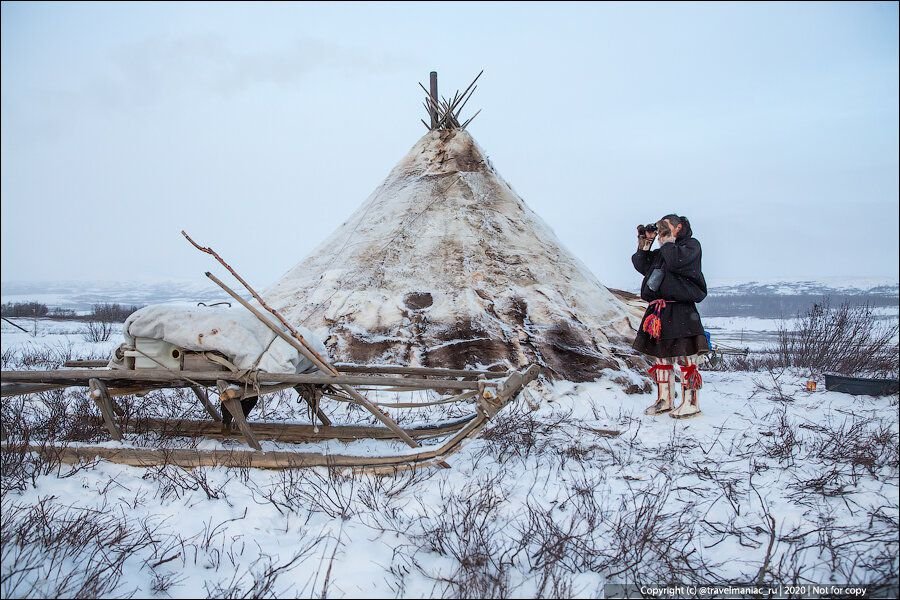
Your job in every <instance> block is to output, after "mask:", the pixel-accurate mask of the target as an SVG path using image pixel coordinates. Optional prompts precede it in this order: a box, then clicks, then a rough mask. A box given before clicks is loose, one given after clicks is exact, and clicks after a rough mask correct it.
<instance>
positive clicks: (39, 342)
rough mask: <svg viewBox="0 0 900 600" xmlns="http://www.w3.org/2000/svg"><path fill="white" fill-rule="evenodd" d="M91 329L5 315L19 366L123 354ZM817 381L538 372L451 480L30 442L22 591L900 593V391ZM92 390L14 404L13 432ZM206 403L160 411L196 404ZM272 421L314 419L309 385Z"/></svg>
mask: <svg viewBox="0 0 900 600" xmlns="http://www.w3.org/2000/svg"><path fill="white" fill-rule="evenodd" d="M757 321H760V322H757ZM762 321H765V320H750V319H741V320H738V321H729V320H728V319H725V318H722V319H719V320H710V322H708V323H707V327H708V328H710V329H712V330H713V331H717V330H718V332H719V333H718V334H717V333H713V335H714V336H717V335H718V336H720V337H721V338H722V339H725V338H734V337H735V336H739V335H740V332H741V331H742V330H743V331H748V332H750V331H752V332H754V333H755V334H758V333H759V332H761V331H774V330H775V327H774V324H773V323H772V322H762ZM17 322H19V323H20V324H22V322H21V321H18V320H17ZM23 326H26V329H28V326H27V325H25V324H23ZM83 327H84V325H83V324H80V323H65V322H53V321H43V320H39V321H38V322H37V333H36V335H32V333H23V332H20V331H18V330H15V329H14V328H12V327H11V326H9V325H8V324H7V323H5V322H4V323H3V329H2V351H3V369H4V370H6V369H12V368H50V367H51V366H52V365H53V364H58V363H59V362H61V361H62V360H65V359H67V358H100V357H103V356H106V355H108V352H109V351H110V350H111V349H112V348H113V347H114V346H115V345H116V341H115V337H116V336H114V338H113V339H112V340H110V341H109V342H105V343H101V344H93V343H90V342H87V341H85V339H84V336H83V332H82V331H81V329H82V328H83ZM770 327H771V329H770ZM28 357H32V358H31V359H29V358H28ZM34 357H36V358H34ZM26 360H31V361H32V362H30V363H23V361H26ZM802 375H803V374H800V373H791V372H775V373H737V372H713V371H705V372H704V373H703V376H704V381H705V385H704V388H703V390H702V393H701V407H702V409H703V414H702V416H700V417H697V418H694V419H689V420H686V421H677V420H674V419H671V418H669V417H668V416H663V417H656V418H653V417H647V416H644V415H643V409H644V407H645V406H646V405H648V404H650V401H651V398H650V396H649V395H627V394H625V393H624V392H623V391H622V390H621V389H620V388H618V387H617V386H614V385H612V384H609V383H606V382H604V381H599V382H594V383H585V384H572V383H567V382H558V383H555V384H549V383H546V382H536V383H534V384H532V385H531V386H529V388H528V391H527V392H526V393H525V394H522V395H521V396H520V398H519V399H518V401H517V402H516V403H515V404H514V405H513V406H511V407H508V408H507V409H505V411H504V412H502V413H501V414H499V415H498V416H497V417H496V419H495V421H494V422H493V424H492V425H491V426H490V428H489V429H487V430H486V431H485V432H484V434H483V435H482V436H481V438H479V439H477V440H474V441H472V442H470V443H469V444H468V445H466V446H465V447H464V448H463V450H462V451H461V452H460V453H458V454H456V455H454V456H453V457H452V458H451V459H450V462H451V463H452V468H451V469H432V470H427V471H421V472H417V473H404V474H400V475H395V476H387V475H385V476H376V475H355V476H353V475H348V474H341V473H336V472H329V471H328V470H326V469H313V470H289V471H264V470H251V469H236V468H224V467H218V468H212V467H210V468H198V469H193V470H189V471H188V470H183V469H179V468H175V467H158V468H147V469H144V468H136V467H128V466H122V465H115V464H110V463H105V462H97V463H96V464H90V465H86V466H83V467H82V468H80V469H72V468H71V467H68V466H62V467H58V468H56V469H52V470H51V472H49V473H46V472H43V471H41V468H40V465H39V464H37V463H35V462H34V461H33V459H32V460H30V459H29V458H28V457H29V456H33V455H24V457H23V455H20V454H16V453H6V454H4V461H3V470H2V475H3V490H2V498H3V499H2V578H0V594H2V596H3V597H4V598H12V597H42V598H44V597H73V596H99V597H159V598H164V597H182V598H204V597H247V596H253V597H286V596H287V597H294V596H297V597H300V596H303V597H310V596H317V597H345V598H363V597H366V598H376V597H398V596H399V597H436V596H445V597H474V596H478V597H500V596H502V597H535V596H540V597H557V598H559V597H602V596H603V586H604V584H605V583H607V582H613V583H622V582H624V583H638V584H640V583H645V584H649V583H659V582H661V581H673V582H680V583H685V584H696V585H699V584H704V583H751V582H754V583H756V582H759V583H767V584H783V585H787V584H791V583H793V584H809V583H858V584H875V583H889V584H897V578H898V568H900V564H898V563H900V561H898V551H900V547H898V530H900V525H898V523H900V514H898V513H900V510H898V505H900V498H898V484H900V478H898V419H897V414H898V412H897V411H898V398H897V396H893V397H880V398H873V397H854V396H848V395H844V394H839V393H833V392H827V391H824V385H822V382H819V391H816V392H812V393H810V392H807V391H806V389H805V381H806V380H805V378H804V377H803V376H802ZM82 396H83V392H79V391H77V390H72V391H69V392H65V393H63V392H50V393H45V394H42V395H35V396H30V397H27V398H26V399H25V402H24V404H23V405H20V404H16V403H15V402H14V400H17V399H4V401H3V417H4V427H7V423H8V422H9V421H8V418H11V414H13V413H16V414H22V413H23V411H24V413H28V414H31V415H32V416H35V415H36V412H37V411H43V412H44V413H45V414H50V413H52V410H53V407H54V406H56V407H58V406H59V405H60V403H65V404H67V405H68V406H69V407H70V408H71V407H74V406H76V405H77V403H78V399H79V398H81V397H82ZM155 398H159V397H154V396H147V397H146V398H145V399H144V402H146V401H148V399H149V401H155ZM18 400H21V399H18ZM189 403H190V399H189V398H188V397H187V396H186V395H176V396H172V397H169V398H168V399H165V400H162V399H161V400H160V401H159V405H160V407H161V408H160V410H163V408H164V409H165V410H176V411H177V410H179V406H181V407H183V408H185V409H188V408H189V409H190V410H191V411H194V412H196V411H197V407H196V406H193V404H192V403H190V404H189ZM327 408H328V410H329V411H330V412H331V415H332V416H333V417H334V419H335V420H337V421H339V422H340V421H341V420H342V419H343V420H346V419H347V412H346V410H345V408H344V407H343V406H337V407H334V406H328V407H327ZM263 410H264V411H265V413H266V414H267V415H268V416H269V417H275V418H278V417H288V418H296V417H298V416H302V413H301V412H300V410H299V406H298V405H297V403H296V402H295V401H294V398H293V395H292V394H291V395H288V394H287V393H285V394H284V395H283V396H280V397H278V398H276V399H275V400H273V401H271V402H270V403H269V404H267V406H265V407H263ZM30 411H34V412H30ZM608 430H615V431H618V432H621V433H620V434H618V435H610V434H609V433H608ZM10 439H13V438H10ZM135 439H136V438H133V437H132V438H130V442H134V441H135ZM109 444H113V445H114V443H112V442H110V443H109ZM372 444H373V443H371V442H367V443H364V444H362V445H361V446H362V447H358V448H355V449H353V448H351V449H350V450H344V451H345V452H353V451H359V452H377V451H378V450H377V449H375V448H368V446H371V445H372ZM339 446H340V444H336V443H332V444H331V445H330V449H329V451H330V452H336V451H338V447H339ZM388 450H399V449H397V448H395V447H394V448H388ZM17 457H18V458H23V460H25V463H24V464H21V463H19V462H18V458H17ZM23 474H24V475H23Z"/></svg>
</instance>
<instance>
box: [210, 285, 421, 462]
mask: <svg viewBox="0 0 900 600" xmlns="http://www.w3.org/2000/svg"><path fill="white" fill-rule="evenodd" d="M206 276H207V277H209V278H210V279H211V280H213V281H214V282H215V283H216V284H217V285H218V286H219V287H221V288H222V289H223V290H225V292H226V293H227V294H228V295H229V296H231V297H232V298H234V299H235V300H236V301H237V302H238V303H240V304H241V306H243V307H244V308H246V309H247V310H249V311H250V312H251V313H253V314H254V315H255V316H256V318H257V319H259V320H260V321H262V323H263V324H264V325H266V326H267V327H268V328H269V329H271V330H272V331H273V332H274V333H275V335H277V336H278V337H280V338H281V339H283V340H284V341H286V342H287V343H288V344H290V345H291V346H292V347H293V348H294V349H295V350H297V352H299V353H300V354H301V355H302V356H305V357H306V358H307V359H308V360H309V361H310V362H311V363H313V364H314V365H315V366H316V367H317V368H318V369H319V370H320V371H322V372H323V373H327V374H329V375H332V376H337V375H339V373H338V371H337V370H336V369H335V368H334V367H332V366H331V365H329V364H328V363H326V362H325V361H324V360H322V359H321V357H319V355H318V353H316V352H315V351H312V350H311V349H310V348H307V347H306V345H305V344H303V343H301V342H300V340H297V339H294V338H292V337H291V336H289V335H288V334H286V333H285V332H284V331H282V330H281V329H280V328H279V327H277V326H276V325H275V324H274V323H272V322H271V321H270V320H269V319H267V318H266V316H265V315H264V314H263V313H262V312H260V311H259V309H257V308H256V307H255V306H253V305H252V304H250V303H249V302H247V301H246V300H244V299H243V298H241V297H240V296H239V295H238V293H237V292H235V291H234V290H233V289H231V288H230V287H228V286H227V285H225V284H224V283H223V282H222V281H221V280H220V279H219V278H218V277H216V276H215V275H213V274H212V273H209V272H207V273H206ZM300 339H301V340H302V339H303V338H302V337H301V338H300ZM304 341H305V340H304ZM337 387H339V388H340V389H342V390H344V391H345V392H347V393H348V394H349V395H350V396H351V397H352V398H353V399H354V400H356V401H357V402H359V403H360V404H362V405H363V406H364V407H366V409H368V410H369V412H371V413H372V414H373V415H375V418H376V419H378V420H379V421H381V422H382V423H384V425H385V427H387V428H388V429H390V430H391V431H393V432H394V433H396V434H397V436H398V437H399V438H400V439H402V440H403V441H404V442H406V444H407V445H408V446H409V447H410V448H418V447H419V443H418V442H416V440H414V439H412V438H411V437H410V436H409V434H408V433H406V432H405V431H403V429H402V428H401V427H400V426H399V425H398V424H397V422H396V421H394V420H393V419H392V418H390V417H389V416H388V415H386V414H384V413H383V412H381V411H380V410H379V409H378V407H377V406H375V405H373V404H372V403H371V402H369V400H368V399H367V398H366V397H365V396H363V395H362V394H360V393H359V392H357V391H356V390H355V389H354V388H353V387H351V386H349V385H347V384H337Z"/></svg>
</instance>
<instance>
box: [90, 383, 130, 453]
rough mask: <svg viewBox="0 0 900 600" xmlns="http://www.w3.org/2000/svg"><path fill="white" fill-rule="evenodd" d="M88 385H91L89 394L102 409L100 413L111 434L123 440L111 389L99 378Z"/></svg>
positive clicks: (118, 439) (113, 437) (114, 437)
mask: <svg viewBox="0 0 900 600" xmlns="http://www.w3.org/2000/svg"><path fill="white" fill-rule="evenodd" d="M88 386H89V387H90V392H89V395H90V397H91V399H92V400H93V401H94V402H95V403H96V404H97V408H99V409H100V414H101V415H103V421H104V423H106V428H107V429H108V430H109V435H110V436H111V437H112V439H114V440H116V441H121V439H122V430H121V429H119V426H118V425H117V424H116V418H115V415H114V414H113V407H112V398H110V397H109V391H108V390H107V389H106V384H105V383H103V382H102V381H100V380H99V379H91V380H90V381H89V382H88Z"/></svg>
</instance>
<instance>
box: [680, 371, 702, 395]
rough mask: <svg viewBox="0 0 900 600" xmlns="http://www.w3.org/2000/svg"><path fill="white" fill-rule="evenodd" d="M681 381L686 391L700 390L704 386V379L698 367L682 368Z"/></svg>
mask: <svg viewBox="0 0 900 600" xmlns="http://www.w3.org/2000/svg"><path fill="white" fill-rule="evenodd" d="M681 380H682V382H683V383H684V389H686V390H699V389H700V388H701V387H702V386H703V377H702V376H701V375H700V371H699V370H698V369H697V365H684V366H683V367H681Z"/></svg>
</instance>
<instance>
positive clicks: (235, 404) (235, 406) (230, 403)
mask: <svg viewBox="0 0 900 600" xmlns="http://www.w3.org/2000/svg"><path fill="white" fill-rule="evenodd" d="M222 404H224V405H225V410H227V411H228V412H230V413H231V416H232V417H233V418H234V422H235V423H236V424H237V426H238V429H240V430H241V433H243V434H244V439H246V440H247V444H248V445H249V446H250V447H251V448H254V449H256V450H262V446H260V445H259V440H257V439H256V436H255V435H253V430H251V429H250V425H249V424H248V423H247V419H246V418H245V417H244V409H243V408H241V401H240V400H238V399H237V398H223V400H222Z"/></svg>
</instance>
